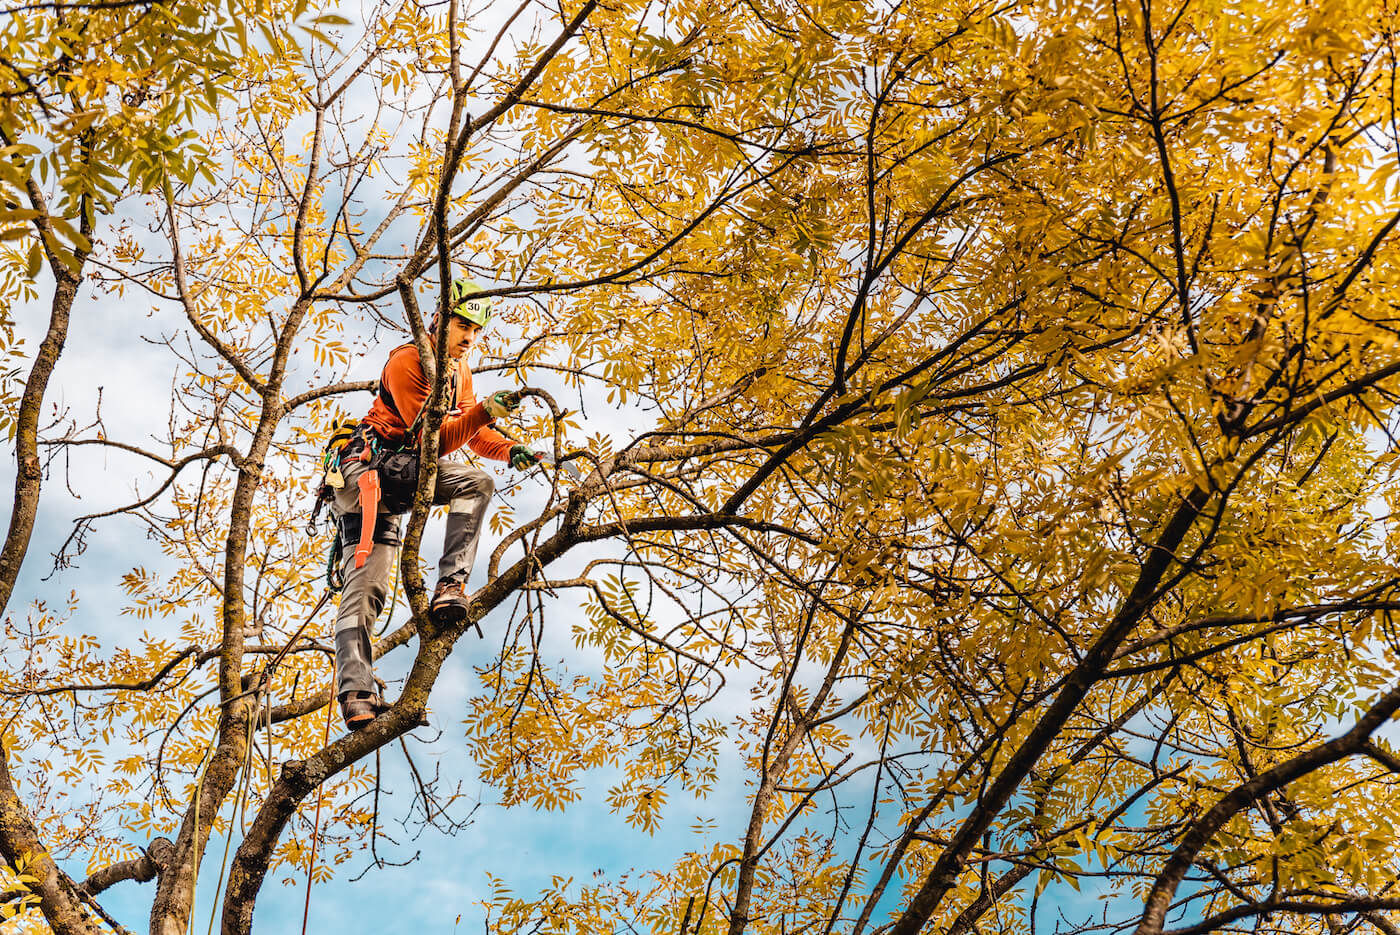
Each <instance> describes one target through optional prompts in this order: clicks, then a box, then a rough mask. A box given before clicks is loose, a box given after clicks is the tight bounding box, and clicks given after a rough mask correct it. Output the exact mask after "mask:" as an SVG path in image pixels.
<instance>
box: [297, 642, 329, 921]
mask: <svg viewBox="0 0 1400 935" xmlns="http://www.w3.org/2000/svg"><path fill="white" fill-rule="evenodd" d="M331 683H332V684H334V683H335V666H334V664H332V666H331ZM334 710H335V705H333V704H331V703H330V702H329V701H328V702H326V734H325V736H324V737H323V738H322V739H321V746H322V747H325V746H327V745H329V744H330V741H331V712H332V711H334ZM325 791H326V784H325V782H324V781H322V782H321V783H320V785H318V786H317V787H316V817H315V819H313V820H312V822H311V862H310V863H308V864H307V865H306V904H305V905H304V906H302V909H301V935H306V920H307V919H309V918H310V917H311V878H312V875H313V874H314V873H315V870H316V845H317V844H319V843H320V840H321V800H322V798H323V797H324V793H325Z"/></svg>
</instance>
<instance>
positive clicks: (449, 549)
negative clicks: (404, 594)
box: [432, 458, 496, 623]
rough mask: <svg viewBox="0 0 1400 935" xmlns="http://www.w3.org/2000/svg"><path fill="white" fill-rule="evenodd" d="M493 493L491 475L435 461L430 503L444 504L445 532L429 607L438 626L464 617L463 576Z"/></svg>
mask: <svg viewBox="0 0 1400 935" xmlns="http://www.w3.org/2000/svg"><path fill="white" fill-rule="evenodd" d="M495 489H496V483H495V481H493V480H492V479H491V475H490V474H487V473H486V472H485V471H483V470H481V469H480V468H476V467H472V466H471V465H468V464H462V463H461V462H459V461H448V460H447V459H446V458H441V459H439V460H438V476H437V487H436V491H435V493H434V495H433V502H434V503H439V504H441V503H445V504H447V532H446V535H445V536H444V537H443V543H442V560H441V561H439V562H438V584H437V590H436V591H434V592H433V606H432V612H433V617H434V618H435V619H436V620H437V621H438V622H439V623H456V622H457V621H459V620H461V619H462V618H463V617H465V616H466V615H467V608H468V607H469V605H470V602H469V601H468V600H467V576H468V575H470V574H471V570H472V565H473V564H474V563H475V562H476V546H477V543H478V542H479V541H480V539H481V524H482V521H483V519H484V517H485V516H486V508H487V507H488V506H490V504H491V494H492V492H493V491H495Z"/></svg>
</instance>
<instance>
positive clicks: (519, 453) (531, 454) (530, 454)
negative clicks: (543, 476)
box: [510, 445, 544, 471]
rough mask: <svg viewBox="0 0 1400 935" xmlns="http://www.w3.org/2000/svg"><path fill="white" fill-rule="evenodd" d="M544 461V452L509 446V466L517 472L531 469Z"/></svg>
mask: <svg viewBox="0 0 1400 935" xmlns="http://www.w3.org/2000/svg"><path fill="white" fill-rule="evenodd" d="M543 460H544V452H543V451H536V450H534V449H533V448H530V447H528V446H527V445H511V446H510V466H511V467H513V468H515V469H516V470H517V471H523V470H526V469H527V468H532V467H534V466H535V465H537V464H539V463H540V462H541V461H543Z"/></svg>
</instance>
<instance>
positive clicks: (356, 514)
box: [331, 279, 544, 730]
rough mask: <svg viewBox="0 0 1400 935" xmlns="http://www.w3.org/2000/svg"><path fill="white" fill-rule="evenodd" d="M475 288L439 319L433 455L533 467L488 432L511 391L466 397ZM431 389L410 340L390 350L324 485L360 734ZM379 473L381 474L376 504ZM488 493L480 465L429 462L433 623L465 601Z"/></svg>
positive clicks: (486, 301)
mask: <svg viewBox="0 0 1400 935" xmlns="http://www.w3.org/2000/svg"><path fill="white" fill-rule="evenodd" d="M480 292H481V289H480V288H479V287H478V286H477V285H476V284H475V283H472V282H470V281H468V280H464V279H459V280H457V281H455V282H453V283H452V289H451V293H450V297H451V301H450V305H451V309H450V314H449V315H448V316H447V357H448V358H449V366H450V368H451V369H450V371H449V374H448V393H447V395H448V403H449V411H448V413H447V416H446V417H445V418H444V419H443V421H442V428H441V432H440V435H439V438H440V442H441V445H440V447H441V453H442V454H443V455H447V454H450V453H451V452H453V451H456V450H457V449H458V448H461V447H462V446H463V445H466V446H467V447H469V448H470V449H471V450H472V451H474V452H476V453H477V454H478V455H481V456H482V457H484V458H494V459H496V460H499V461H508V462H510V466H511V467H513V468H516V469H517V470H523V469H525V468H528V467H531V466H533V465H535V464H537V463H539V462H540V461H541V460H542V459H543V457H544V456H543V454H541V453H540V452H536V451H534V450H532V449H530V448H529V447H527V446H525V445H521V444H517V443H515V442H514V441H513V440H512V439H510V438H507V437H506V436H505V435H503V434H501V433H500V432H499V431H497V430H496V429H495V428H494V427H493V423H494V421H495V420H496V419H498V418H501V417H502V416H505V415H507V414H508V413H510V412H511V411H512V410H514V409H515V408H516V407H517V406H519V405H520V394H519V393H516V392H511V391H507V390H501V391H498V392H496V393H493V394H492V395H491V396H489V397H488V398H487V399H486V400H485V401H484V402H481V403H478V402H477V401H476V396H475V395H474V394H473V392H472V372H471V369H470V368H469V367H468V366H467V360H466V355H467V352H468V351H470V350H471V349H472V347H473V346H474V345H475V344H476V342H477V339H478V338H479V337H480V335H481V332H482V329H483V328H484V327H485V325H486V323H487V322H488V321H490V320H491V300H490V298H489V297H488V298H473V296H476V295H477V294H478V293H480ZM437 327H438V316H437V315H434V316H433V321H432V326H431V333H432V334H433V335H436V334H437ZM431 391H432V386H431V385H430V384H429V382H428V379H427V377H426V376H425V374H424V372H423V367H422V365H421V363H420V360H419V356H418V347H417V345H415V344H413V343H409V344H405V345H402V346H401V347H397V348H395V349H394V350H393V351H391V352H390V354H389V360H388V363H386V364H385V365H384V372H383V374H382V376H381V377H380V379H379V389H378V392H377V394H376V396H375V399H374V402H373V404H371V406H370V410H369V414H368V415H366V416H365V418H364V419H362V420H361V421H360V423H359V425H358V426H356V428H355V431H354V434H353V435H352V436H351V437H350V440H349V441H348V442H346V443H345V445H344V447H342V448H341V450H340V453H339V470H338V471H336V472H333V473H335V474H337V475H338V476H336V477H335V480H337V481H340V483H339V484H338V485H335V484H333V485H332V486H333V487H334V490H333V495H334V499H333V501H332V506H331V513H332V516H333V517H334V518H335V522H336V527H337V534H338V535H339V537H340V550H341V556H342V559H341V574H342V575H343V578H344V592H343V593H342V594H341V598H340V610H339V613H338V615H337V616H336V621H335V659H336V673H337V675H336V696H337V697H338V698H339V700H340V711H341V716H342V717H343V718H344V720H345V726H346V727H348V728H349V729H350V730H359V729H361V728H362V727H364V726H366V725H367V724H369V723H370V722H371V721H373V720H374V718H375V717H377V716H378V715H379V714H380V713H382V712H383V711H384V710H386V709H387V708H388V705H387V704H386V703H385V702H384V700H383V699H382V698H381V697H380V695H379V692H378V691H377V688H376V685H375V681H374V662H373V655H372V653H371V649H370V626H371V625H372V624H373V622H374V620H375V619H376V618H378V616H379V612H380V611H381V610H383V608H384V600H385V597H386V596H387V594H388V589H389V583H390V579H391V577H392V575H393V571H394V562H395V557H396V555H397V547H398V545H399V543H400V539H399V522H400V519H401V518H402V515H403V513H404V512H405V511H407V510H408V508H409V507H410V506H411V505H412V498H413V493H414V490H415V488H416V487H417V470H416V466H417V450H416V449H417V445H418V442H419V424H420V422H421V421H422V419H421V417H422V413H423V407H424V406H425V405H426V404H427V401H428V395H429V393H430V392H431ZM385 454H389V455H391V456H395V457H398V458H399V459H400V462H399V463H403V462H408V463H410V464H411V466H412V469H411V474H412V477H411V478H408V479H405V477H404V476H402V475H401V474H400V475H397V476H395V473H394V469H393V466H392V464H389V463H388V461H389V459H386V458H385V457H384V455H385ZM367 474H368V475H369V476H368V477H366V476H365V475H367ZM380 474H384V475H386V476H385V477H383V478H382V483H383V485H384V487H383V490H384V496H383V497H382V499H381V498H380V496H379V490H380V483H381V478H380V476H379V475H380ZM366 488H371V489H372V490H373V491H374V492H373V494H372V495H371V497H370V498H369V500H368V503H367V504H366V505H369V506H371V507H373V509H372V510H371V512H372V514H373V522H372V524H371V523H367V522H365V521H364V517H363V507H362V503H366V498H365V497H364V496H362V491H363V490H364V489H366ZM405 488H406V491H405ZM494 489H495V484H494V482H493V481H492V480H491V476H490V475H489V474H487V473H486V472H485V471H483V470H481V469H480V468H477V467H473V466H471V465H469V464H463V463H462V462H459V461H449V460H447V459H446V458H445V457H444V458H440V459H439V460H438V470H437V486H436V488H435V489H434V492H433V503H435V504H447V533H446V535H445V537H444V541H443V548H442V560H441V561H440V562H439V563H438V582H437V588H436V590H435V591H434V592H433V600H432V604H431V605H430V608H429V613H430V614H431V615H432V617H433V619H434V620H435V621H436V622H438V623H441V624H450V623H456V622H458V621H460V620H462V619H463V618H464V617H465V616H466V615H467V611H468V609H469V607H470V603H471V602H470V601H469V600H468V597H467V576H468V575H469V574H470V573H471V569H472V563H473V561H475V559H476V548H477V540H478V539H479V538H480V536H481V521H482V517H483V516H484V515H485V513H486V507H487V504H488V503H489V502H490V499H491V493H492V491H493V490H494ZM371 531H372V536H371ZM371 540H372V541H371ZM357 544H358V546H359V548H357V547H356V546H357Z"/></svg>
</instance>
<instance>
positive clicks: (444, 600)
mask: <svg viewBox="0 0 1400 935" xmlns="http://www.w3.org/2000/svg"><path fill="white" fill-rule="evenodd" d="M470 607H471V601H470V600H468V599H467V591H466V589H465V588H463V587H462V582H460V581H451V580H448V581H439V582H438V586H437V590H435V591H433V603H432V606H430V607H429V608H428V613H429V614H431V615H432V618H433V622H434V623H436V624H438V625H439V626H445V625H447V624H452V623H459V622H460V621H461V620H462V618H464V617H466V615H467V609H468V608H470Z"/></svg>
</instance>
